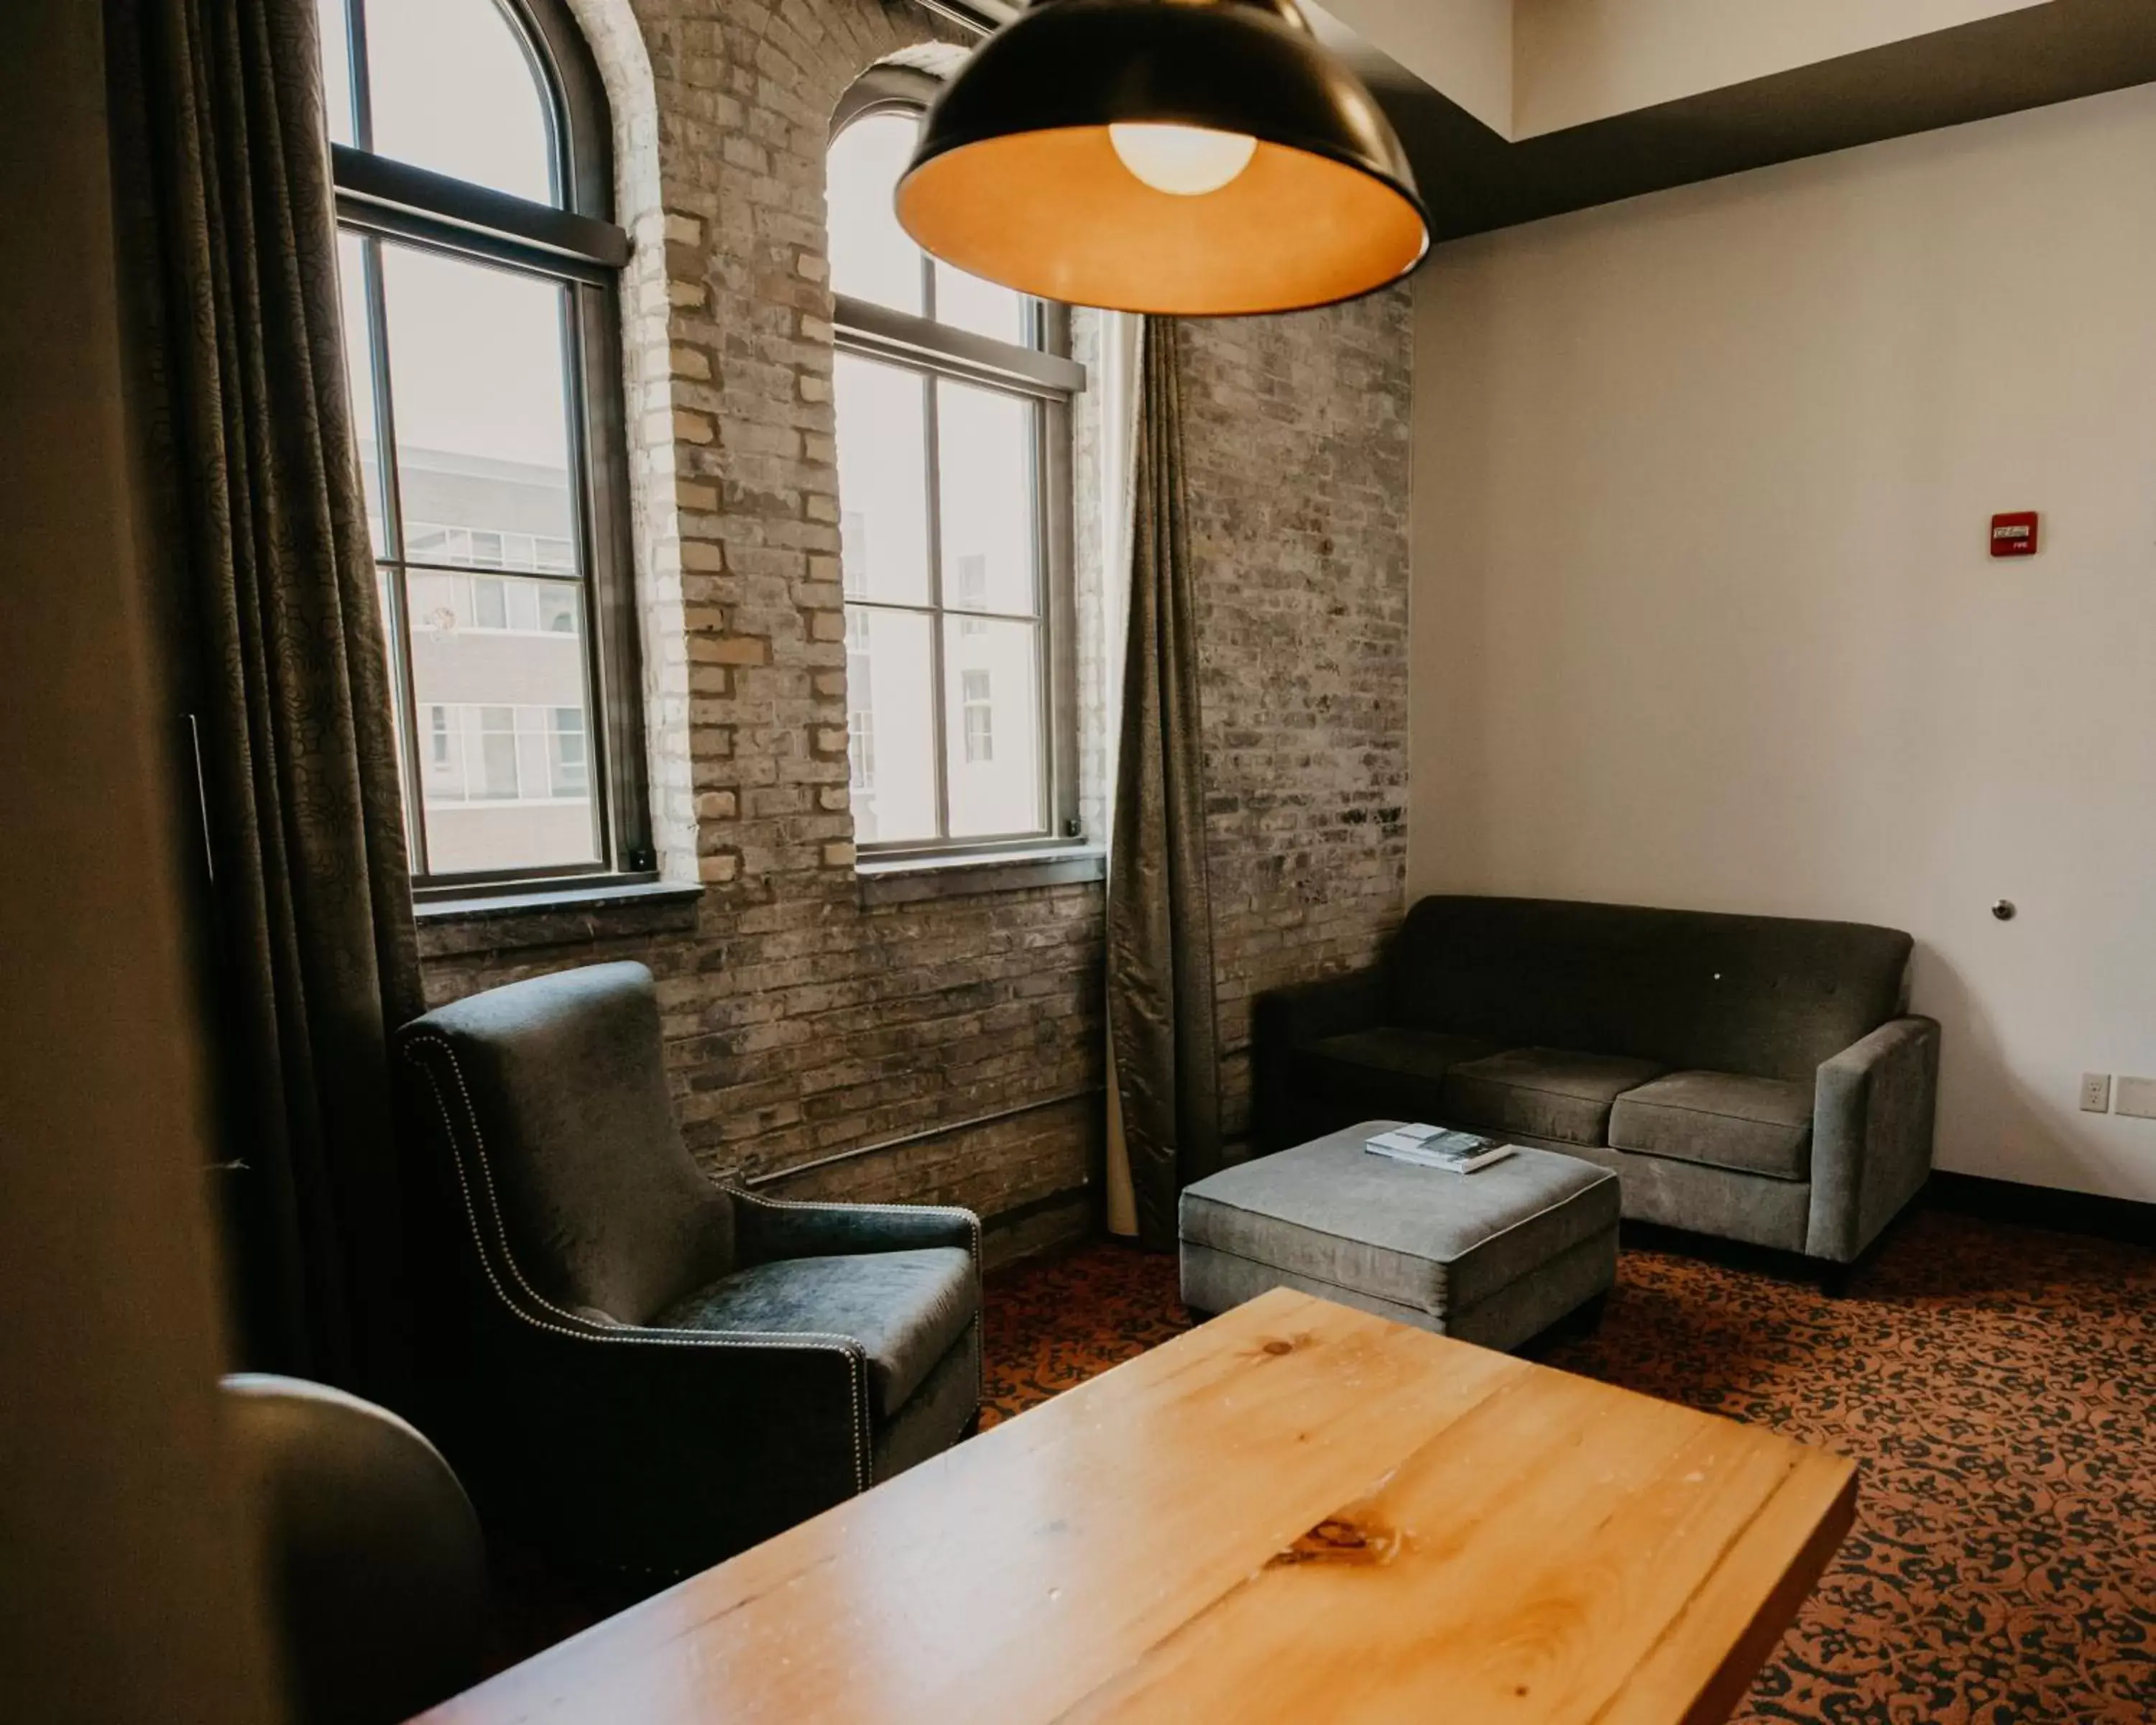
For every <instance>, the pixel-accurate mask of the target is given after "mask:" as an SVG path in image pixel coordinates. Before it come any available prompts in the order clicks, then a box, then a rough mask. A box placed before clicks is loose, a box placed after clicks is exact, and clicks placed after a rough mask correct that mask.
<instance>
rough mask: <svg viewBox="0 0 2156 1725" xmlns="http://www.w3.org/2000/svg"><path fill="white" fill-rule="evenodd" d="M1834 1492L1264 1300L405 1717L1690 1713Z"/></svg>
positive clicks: (1810, 1559) (1703, 1443) (1793, 1579)
mask: <svg viewBox="0 0 2156 1725" xmlns="http://www.w3.org/2000/svg"><path fill="white" fill-rule="evenodd" d="M743 1488H744V1489H745V1490H754V1489H755V1487H754V1483H753V1481H744V1482H743ZM1855 1502H1856V1471H1855V1469H1854V1468H1853V1467H1852V1466H1851V1464H1850V1463H1849V1462H1847V1461H1844V1460H1842V1459H1840V1457H1837V1456H1834V1455H1827V1454H1825V1453H1824V1452H1822V1451H1820V1450H1810V1449H1806V1448H1804V1447H1802V1446H1800V1445H1796V1444H1794V1443H1792V1442H1790V1441H1789V1440H1787V1439H1784V1438H1781V1437H1779V1436H1777V1435H1774V1433H1772V1432H1769V1431H1763V1430H1758V1429H1757V1428H1755V1427H1751V1426H1744V1425H1734V1424H1732V1423H1731V1422H1730V1421H1728V1420H1719V1419H1715V1418H1712V1417H1711V1416H1709V1415H1707V1414H1700V1413H1696V1412H1693V1411H1691V1409H1685V1408H1680V1407H1677V1406H1675V1405H1673V1404H1670V1403H1667V1402H1660V1401H1655V1400H1652V1399H1649V1398H1647V1397H1645V1396H1640V1395H1635V1394H1630V1392H1628V1391H1625V1390H1620V1389H1610V1388H1609V1387H1608V1386H1607V1385H1605V1384H1596V1383H1594V1382H1592V1381H1590V1380H1589V1379H1587V1378H1576V1377H1573V1376H1570V1375H1568V1373H1563V1372H1557V1371H1553V1370H1550V1369H1548V1368H1546V1367H1542V1366H1536V1365H1531V1364H1528V1363H1525V1362H1523V1361H1521V1360H1517V1359H1512V1358H1507V1356H1505V1355H1502V1354H1497V1353H1488V1352H1486V1351H1485V1350H1483V1349H1481V1348H1471V1347H1469V1346H1467V1345H1466V1344H1465V1343H1458V1342H1449V1341H1446V1340H1445V1339H1443V1338H1442V1337H1436V1336H1431V1335H1428V1334H1425V1333H1424V1332H1422V1331H1419V1330H1413V1329H1409V1328H1406V1327H1404V1326H1401V1325H1399V1324H1394V1323H1389V1322H1385V1321H1384V1320H1383V1319H1380V1318H1375V1317H1368V1316H1367V1315H1365V1314H1363V1313H1362V1312H1352V1311H1349V1310H1348V1309H1347V1308H1346V1307H1341V1306H1335V1305H1332V1304H1329V1303H1327V1302H1326V1301H1320V1300H1314V1299H1312V1298H1310V1297H1308V1296H1305V1295H1301V1294H1297V1293H1291V1292H1289V1291H1286V1290H1281V1291H1276V1292H1274V1293H1270V1294H1268V1295H1266V1296H1265V1297H1264V1298H1262V1299H1260V1300H1256V1301H1252V1302H1251V1303H1250V1304H1249V1305H1247V1306H1244V1307H1240V1308H1238V1309H1237V1310H1235V1311H1234V1312H1229V1313H1228V1314H1227V1315H1226V1316H1225V1317H1220V1318H1218V1319H1216V1320H1214V1322H1211V1323H1209V1324H1206V1325H1204V1327H1201V1328H1199V1329H1197V1330H1194V1331H1193V1332H1190V1333H1189V1334H1188V1335H1185V1336H1182V1337H1178V1338H1177V1339H1176V1340H1174V1341H1173V1342H1171V1343H1168V1344H1167V1345H1166V1346H1165V1347H1163V1348H1156V1349H1154V1350H1153V1351H1152V1353H1147V1354H1145V1355H1143V1356H1142V1357H1141V1358H1138V1359H1136V1360H1133V1361H1132V1362H1131V1363H1129V1364H1127V1365H1124V1366H1121V1367H1119V1368H1116V1370H1114V1371H1112V1372H1109V1373H1106V1374H1105V1375H1103V1376H1101V1377H1100V1378H1095V1379H1094V1380H1093V1381H1092V1382H1091V1383H1089V1384H1084V1385H1082V1386H1081V1387H1080V1388H1078V1389H1073V1390H1071V1391H1070V1392H1069V1393H1067V1394H1064V1395H1061V1396H1059V1397H1058V1398H1056V1399H1055V1400H1054V1401H1051V1402H1050V1403H1047V1404H1045V1405H1044V1406H1042V1407H1040V1408H1038V1409H1034V1411H1032V1412H1030V1413H1029V1414H1024V1416H1022V1417H1021V1418H1019V1419H1017V1420H1012V1421H1009V1422H1008V1423H1007V1424H1005V1425H999V1426H998V1427H996V1428H994V1429H993V1430H990V1431H988V1432H987V1433H985V1434H983V1435H982V1436H980V1437H979V1438H977V1439H975V1440H973V1441H972V1442H970V1443H968V1444H964V1445H961V1446H960V1447H959V1448H958V1449H957V1450H953V1451H952V1452H951V1453H949V1454H948V1455H943V1456H941V1457H939V1458H938V1459H937V1460H936V1461H932V1462H930V1463H928V1464H927V1465H925V1466H921V1467H919V1468H916V1470H915V1471H912V1472H911V1473H908V1474H905V1475H902V1476H901V1477H899V1478H898V1479H896V1480H894V1481H891V1483H890V1484H888V1485H885V1486H879V1487H878V1488H877V1489H876V1490H875V1491H870V1492H869V1493H868V1494H866V1495H865V1497H858V1498H855V1499H854V1500H853V1501H852V1502H849V1503H845V1504H843V1505H841V1506H840V1507H838V1508H836V1509H834V1510H832V1511H830V1512H829V1513H828V1514H825V1515H823V1516H820V1517H818V1518H817V1519H816V1520H814V1521H813V1522H808V1523H806V1524H804V1525H803V1526H802V1527H797V1528H795V1529H793V1531H792V1532H788V1533H787V1534H785V1535H783V1536H782V1537H781V1538H777V1539H774V1540H772V1541H770V1542H769V1543H767V1544H764V1545H762V1546H759V1547H757V1548H756V1549H755V1550H753V1551H750V1552H747V1553H744V1554H742V1556H740V1557H738V1558H734V1559H733V1560H732V1561H731V1562H730V1563H722V1564H721V1565H720V1566H719V1567H718V1568H715V1569H711V1570H708V1571H706V1573H705V1574H701V1575H699V1576H696V1577H695V1578H694V1579H690V1580H689V1581H686V1582H684V1583H682V1584H680V1586H678V1587H675V1588H674V1589H671V1590H670V1592H667V1593H665V1594H660V1596H659V1597H657V1598H656V1599H649V1600H647V1601H646V1602H645V1603H644V1604H641V1605H639V1606H637V1607H636V1608H634V1609H632V1610H629V1611H626V1612H624V1613H623V1614H622V1615H620V1616H619V1617H616V1618H613V1619H611V1620H608V1622H605V1623H603V1624H601V1625H598V1627H597V1628H595V1629H593V1630H589V1631H588V1632H587V1633H585V1634H584V1635H580V1636H578V1637H577V1638H576V1639H575V1640H571V1641H568V1642H565V1643H564V1644H563V1645H561V1646H559V1647H557V1648H554V1649H552V1650H551V1651H548V1652H547V1653H544V1654H542V1655H541V1656H539V1657H537V1658H536V1659H533V1660H531V1661H528V1662H526V1664H524V1665H521V1666H517V1667H516V1669H514V1670H512V1671H506V1672H504V1673H503V1674H502V1675H501V1676H498V1677H496V1678H495V1679H494V1680H492V1681H490V1682H488V1683H485V1684H483V1685H481V1686H480V1687H479V1688H477V1689H475V1690H473V1691H472V1692H470V1693H469V1694H467V1695H465V1696H463V1697H459V1699H457V1700H455V1701H453V1702H449V1703H447V1704H446V1705H444V1706H443V1707H439V1708H438V1709H436V1710H435V1711H434V1712H430V1713H429V1714H427V1715H425V1719H426V1722H427V1725H509V1722H511V1721H538V1720H548V1721H569V1720H575V1721H579V1722H583V1721H589V1722H593V1725H689V1722H696V1725H716V1722H721V1721H726V1722H754V1725H807V1722H810V1721H847V1722H850V1721H870V1720H874V1721H878V1722H886V1721H888V1722H903V1725H911V1722H916V1721H918V1722H923V1725H953V1722H957V1721H962V1720H979V1721H993V1722H998V1725H1029V1722H1037V1721H1045V1720H1096V1719H1117V1720H1155V1719H1159V1720H1167V1719H1174V1720H1182V1721H1195V1722H1200V1725H1212V1722H1216V1721H1218V1722H1236V1725H1240V1722H1244V1721H1250V1720H1271V1719H1279V1720H1294V1721H1298V1722H1310V1725H1333V1722H1340V1721H1366V1720H1409V1719H1412V1720H1417V1721H1430V1720H1439V1721H1446V1722H1457V1725H1480V1722H1482V1721H1490V1720H1502V1721H1507V1722H1532V1725H1543V1722H1550V1721H1560V1720H1562V1721H1578V1722H1582V1725H1584V1722H1587V1721H1590V1720H1591V1721H1594V1722H1595V1725H1669V1722H1671V1721H1676V1720H1685V1721H1696V1720H1712V1719H1721V1718H1724V1717H1727V1714H1728V1712H1729V1711H1730V1709H1731V1708H1732V1707H1734V1706H1735V1705H1736V1703H1737V1702H1738V1700H1739V1699H1740V1698H1741V1697H1743V1693H1744V1691H1745V1688H1746V1686H1748V1684H1749V1682H1750V1681H1751V1679H1752V1677H1753V1674H1754V1673H1755V1672H1756V1671H1758V1667H1759V1666H1760V1664H1761V1663H1762V1662H1763V1661H1764V1660H1765V1658H1766V1656H1768V1653H1769V1652H1771V1651H1773V1649H1774V1644H1775V1642H1776V1640H1778V1639H1779V1636H1780V1635H1781V1633H1782V1631H1783V1630H1784V1628H1785V1627H1787V1625H1788V1624H1789V1620H1790V1618H1791V1617H1792V1615H1794V1613H1795V1610H1796V1609H1797V1606H1798V1604H1799V1603H1800V1602H1801V1601H1802V1600H1803V1599H1804V1595H1805V1594H1807V1593H1808V1592H1809V1590H1810V1589H1811V1586H1812V1584H1813V1583H1814V1582H1815V1580H1816V1579H1818V1577H1819V1574H1820V1569H1821V1568H1823V1567H1824V1566H1825V1563H1826V1561H1827V1558H1829V1557H1830V1555H1831V1554H1832V1553H1833V1551H1834V1549H1835V1546H1837V1545H1838V1544H1839V1543H1840V1541H1841V1538H1842V1536H1843V1534H1844V1533H1845V1532H1847V1531H1848V1527H1849V1524H1850V1518H1851V1513H1852V1511H1853V1508H1854V1506H1855Z"/></svg>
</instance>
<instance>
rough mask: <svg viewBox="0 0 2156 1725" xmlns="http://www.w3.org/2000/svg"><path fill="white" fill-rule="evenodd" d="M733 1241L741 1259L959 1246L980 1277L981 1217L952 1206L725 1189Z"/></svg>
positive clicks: (762, 1260)
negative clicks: (815, 1199) (799, 1199)
mask: <svg viewBox="0 0 2156 1725" xmlns="http://www.w3.org/2000/svg"><path fill="white" fill-rule="evenodd" d="M728 1190H729V1194H730V1195H731V1197H732V1199H733V1201H734V1240H735V1244H736V1248H737V1250H738V1251H739V1252H740V1254H741V1256H742V1262H744V1263H747V1264H767V1263H770V1262H772V1261H773V1260H776V1259H780V1258H838V1257H844V1256H847V1255H851V1254H853V1253H856V1252H905V1251H917V1250H921V1248H923V1247H927V1246H958V1247H961V1248H962V1249H963V1250H965V1251H966V1253H967V1254H968V1255H969V1256H971V1257H972V1259H973V1275H974V1277H975V1279H976V1280H977V1281H978V1278H979V1276H980V1273H981V1219H980V1218H979V1217H978V1216H977V1215H975V1214H973V1212H972V1211H971V1210H968V1209H958V1208H957V1207H956V1206H955V1205H949V1206H947V1205H939V1204H801V1203H795V1202H793V1201H791V1200H788V1199H783V1198H759V1197H758V1196H757V1194H754V1193H752V1192H745V1191H742V1189H739V1188H738V1187H735V1188H729V1189H728Z"/></svg>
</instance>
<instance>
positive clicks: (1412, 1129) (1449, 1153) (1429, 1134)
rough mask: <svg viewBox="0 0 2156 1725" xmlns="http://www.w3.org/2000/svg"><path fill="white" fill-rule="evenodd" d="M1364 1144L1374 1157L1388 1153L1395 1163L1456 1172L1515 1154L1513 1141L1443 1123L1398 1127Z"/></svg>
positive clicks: (1486, 1165)
mask: <svg viewBox="0 0 2156 1725" xmlns="http://www.w3.org/2000/svg"><path fill="white" fill-rule="evenodd" d="M1363 1148H1364V1149H1365V1150H1368V1152H1369V1153H1371V1154H1372V1155H1373V1156H1389V1157H1391V1158H1393V1160H1394V1161H1395V1162H1411V1163H1415V1164H1416V1165H1417V1166H1418V1167H1420V1168H1443V1169H1445V1171H1446V1172H1447V1173H1455V1174H1471V1173H1474V1172H1475V1170H1476V1169H1477V1168H1487V1167H1489V1166H1490V1164H1491V1163H1493V1162H1502V1161H1503V1160H1504V1159H1505V1158H1507V1157H1508V1156H1510V1155H1511V1154H1512V1146H1511V1145H1510V1144H1504V1143H1500V1142H1498V1141H1497V1140H1496V1139H1495V1138H1486V1137H1483V1136H1482V1135H1481V1133H1480V1132H1447V1131H1446V1130H1445V1128H1444V1127H1440V1126H1396V1127H1393V1128H1392V1129H1391V1130H1390V1131H1388V1132H1379V1133H1378V1134H1377V1136H1376V1137H1370V1138H1366V1139H1364V1140H1363Z"/></svg>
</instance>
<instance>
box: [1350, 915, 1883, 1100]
mask: <svg viewBox="0 0 2156 1725" xmlns="http://www.w3.org/2000/svg"><path fill="white" fill-rule="evenodd" d="M1913 944H1914V942H1912V941H1911V939H1910V937H1908V936H1907V935H1906V934H1904V933H1902V932H1900V931H1899V930H1898V929H1892V928H1876V927H1872V926H1871V925H1870V924H1867V923H1861V922H1809V921H1804V920H1800V919H1799V918H1795V917H1789V916H1723V915H1720V914H1718V913H1716V912H1712V911H1661V910H1649V909H1645V908H1643V907H1641V906H1634V905H1598V904H1582V903H1577V902H1573V901H1567V900H1559V899H1526V898H1475V897H1465V896H1435V897H1430V898H1426V899H1424V900H1423V901H1421V902H1420V903H1419V904H1417V905H1416V906H1414V909H1413V910H1411V911H1409V912H1408V916H1407V921H1406V922H1405V923H1404V925H1403V926H1402V927H1401V929H1400V932H1399V937H1397V939H1396V940H1395V941H1394V945H1393V947H1392V949H1391V952H1390V953H1389V957H1388V961H1387V987H1388V991H1389V996H1390V1004H1391V1009H1392V1010H1391V1016H1392V1018H1393V1019H1394V1022H1396V1023H1399V1024H1409V1025H1413V1026H1415V1027H1417V1028H1420V1029H1430V1030H1441V1031H1446V1032H1450V1033H1452V1034H1457V1035H1468V1036H1484V1037H1488V1038H1491V1040H1496V1041H1498V1042H1501V1043H1503V1044H1505V1045H1507V1046H1508V1047H1520V1046H1524V1045H1540V1046H1543V1047H1548V1048H1570V1049H1580V1050H1587V1051H1589V1052H1592V1053H1595V1054H1609V1055H1630V1057H1632V1058H1634V1059H1635V1060H1660V1061H1662V1062H1665V1063H1666V1064H1667V1065H1671V1066H1673V1067H1678V1068H1703V1069H1706V1070H1711V1071H1717V1072H1741V1073H1745V1074H1748V1075H1749V1076H1754V1077H1760V1078H1784V1079H1793V1080H1801V1081H1808V1080H1809V1079H1810V1077H1811V1076H1812V1075H1813V1073H1814V1071H1815V1070H1816V1069H1817V1068H1818V1066H1819V1065H1820V1062H1821V1061H1823V1060H1827V1059H1829V1058H1830V1057H1831V1056H1832V1055H1835V1054H1838V1053H1840V1051H1841V1050H1843V1049H1845V1048H1846V1047H1848V1046H1849V1045H1851V1043H1853V1042H1856V1041H1857V1040H1859V1039H1860V1038H1861V1037H1863V1036H1865V1035H1866V1034H1869V1033H1870V1032H1871V1031H1873V1030H1875V1029H1877V1028H1878V1027H1879V1026H1880V1025H1881V1024H1884V1023H1885V1022H1886V1020H1887V1019H1890V1018H1892V1017H1893V1016H1894V1015H1895V1014H1896V1013H1897V1012H1898V1011H1899V1010H1900V1009H1901V1006H1902V999H1903V988H1904V979H1905V977H1906V975H1907V968H1908V963H1909V954H1910V950H1911V948H1912V946H1913Z"/></svg>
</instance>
